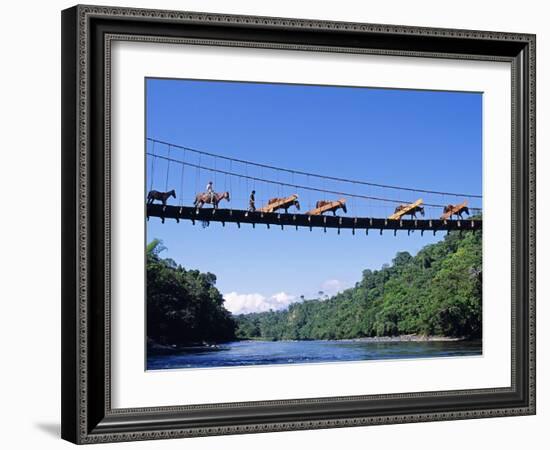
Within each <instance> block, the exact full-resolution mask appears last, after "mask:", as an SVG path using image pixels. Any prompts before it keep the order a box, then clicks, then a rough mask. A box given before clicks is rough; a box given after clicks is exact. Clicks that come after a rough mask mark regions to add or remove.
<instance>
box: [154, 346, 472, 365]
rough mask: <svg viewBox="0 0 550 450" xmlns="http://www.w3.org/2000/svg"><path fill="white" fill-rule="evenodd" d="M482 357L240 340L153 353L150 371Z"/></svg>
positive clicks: (453, 349)
mask: <svg viewBox="0 0 550 450" xmlns="http://www.w3.org/2000/svg"><path fill="white" fill-rule="evenodd" d="M474 355H481V341H480V340H474V341H397V342H376V341H369V340H345V341H276V342H268V341H239V342H229V343H226V344H220V345H218V346H215V347H196V348H192V349H186V350H180V351H177V352H174V353H171V354H156V355H155V354H150V355H148V358H147V369H148V370H158V369H182V368H206V367H235V366H258V365H266V364H304V363H321V362H343V361H366V360H377V359H378V360H380V359H402V358H434V357H449V356H474Z"/></svg>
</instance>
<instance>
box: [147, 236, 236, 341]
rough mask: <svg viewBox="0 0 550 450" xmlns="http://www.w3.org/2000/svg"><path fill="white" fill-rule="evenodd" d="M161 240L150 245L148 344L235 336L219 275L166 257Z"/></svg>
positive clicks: (148, 256)
mask: <svg viewBox="0 0 550 450" xmlns="http://www.w3.org/2000/svg"><path fill="white" fill-rule="evenodd" d="M164 249H165V248H164V247H163V245H162V243H161V242H160V241H159V240H154V241H152V242H151V243H150V244H149V245H148V246H147V338H148V344H149V345H151V344H160V345H188V344H197V343H203V342H209V343H210V342H224V341H230V340H234V339H235V322H234V320H233V318H232V317H231V313H230V312H229V311H227V310H226V309H225V308H224V307H223V297H222V295H221V293H220V292H219V291H218V290H217V289H216V287H215V284H216V276H215V275H214V274H211V273H200V272H199V271H198V270H185V269H184V268H183V267H181V266H180V265H178V264H176V263H175V262H174V261H173V260H172V259H163V258H161V257H160V256H159V254H160V253H161V252H162V251H163V250H164Z"/></svg>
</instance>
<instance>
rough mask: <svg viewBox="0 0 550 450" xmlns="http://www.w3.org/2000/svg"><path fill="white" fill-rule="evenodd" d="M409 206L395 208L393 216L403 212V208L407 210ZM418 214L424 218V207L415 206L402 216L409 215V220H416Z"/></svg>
mask: <svg viewBox="0 0 550 450" xmlns="http://www.w3.org/2000/svg"><path fill="white" fill-rule="evenodd" d="M408 206H409V205H399V206H398V207H397V208H395V211H394V214H395V213H398V212H399V211H403V210H404V209H405V208H407V207H408ZM417 212H419V213H420V215H421V216H422V217H424V207H423V206H420V205H418V206H415V207H414V208H411V209H410V210H408V211H407V212H406V213H405V214H403V215H404V216H406V215H410V216H411V219H416V213H417Z"/></svg>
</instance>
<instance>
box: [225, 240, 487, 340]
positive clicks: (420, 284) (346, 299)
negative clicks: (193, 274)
mask: <svg viewBox="0 0 550 450" xmlns="http://www.w3.org/2000/svg"><path fill="white" fill-rule="evenodd" d="M481 259H482V249H481V234H480V233H464V234H463V236H460V234H459V233H458V232H452V233H450V234H449V235H447V236H446V237H445V239H444V240H443V241H441V242H438V243H436V244H433V245H428V246H426V247H424V248H423V249H422V250H421V251H420V252H418V254H417V255H416V256H414V257H412V256H411V255H410V254H409V253H407V252H401V253H398V254H397V255H396V256H395V258H394V259H393V262H392V265H386V266H383V267H382V268H381V270H374V271H371V270H365V271H364V272H363V276H362V279H361V281H360V282H358V283H357V284H356V285H355V287H353V288H351V289H348V290H346V291H344V292H342V293H340V294H338V295H336V296H334V297H332V298H330V299H328V300H320V299H312V300H306V301H304V302H302V303H295V304H293V305H291V306H290V307H289V308H288V310H285V311H277V312H266V313H256V314H247V315H241V316H236V317H235V320H236V321H237V325H238V327H237V337H238V338H240V339H263V340H282V339H346V338H357V337H368V336H395V335H401V334H419V335H430V336H450V337H467V338H474V337H480V336H481V295H482V270H481V268H482V265H481V263H482V261H481Z"/></svg>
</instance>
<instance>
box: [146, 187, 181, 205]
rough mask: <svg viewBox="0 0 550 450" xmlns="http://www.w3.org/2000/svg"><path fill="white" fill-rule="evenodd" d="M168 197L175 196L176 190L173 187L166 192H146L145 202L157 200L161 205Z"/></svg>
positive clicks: (150, 202) (164, 203) (149, 202)
mask: <svg viewBox="0 0 550 450" xmlns="http://www.w3.org/2000/svg"><path fill="white" fill-rule="evenodd" d="M170 197H174V198H176V191H174V189H172V190H171V191H168V192H159V191H149V193H148V194H147V204H148V205H150V204H152V203H153V202H154V201H155V200H159V201H161V202H162V206H166V201H167V200H168V199H169V198H170Z"/></svg>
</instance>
